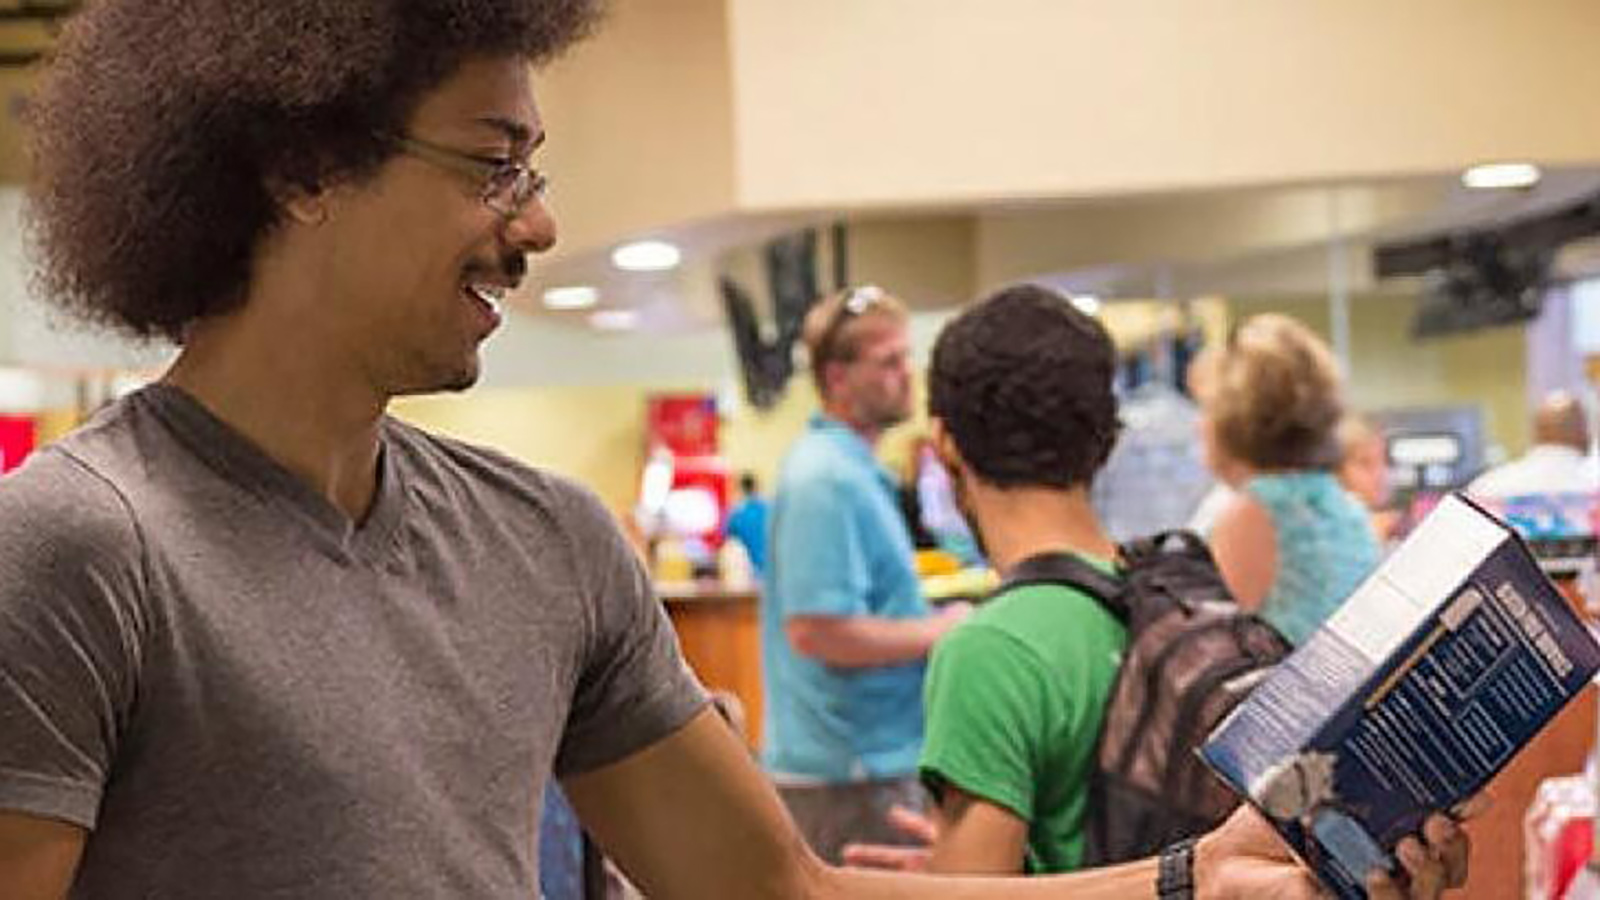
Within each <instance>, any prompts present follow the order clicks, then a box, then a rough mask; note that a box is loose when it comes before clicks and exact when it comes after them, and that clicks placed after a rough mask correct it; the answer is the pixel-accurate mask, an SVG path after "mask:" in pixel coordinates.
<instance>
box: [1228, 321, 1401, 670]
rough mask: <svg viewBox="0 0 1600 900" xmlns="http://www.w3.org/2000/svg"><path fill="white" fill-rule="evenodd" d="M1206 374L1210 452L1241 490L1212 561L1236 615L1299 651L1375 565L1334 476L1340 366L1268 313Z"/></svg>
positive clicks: (1312, 339) (1357, 509)
mask: <svg viewBox="0 0 1600 900" xmlns="http://www.w3.org/2000/svg"><path fill="white" fill-rule="evenodd" d="M1207 367H1208V369H1209V372H1208V373H1207V375H1206V376H1205V377H1206V378H1207V379H1208V387H1207V389H1206V391H1205V392H1204V396H1205V401H1204V405H1203V410H1204V414H1205V415H1204V420H1203V426H1202V427H1203V435H1204V439H1205V441H1206V443H1207V452H1208V453H1209V454H1211V456H1212V458H1214V459H1216V460H1217V461H1218V462H1219V464H1220V465H1221V466H1224V467H1227V469H1228V470H1229V471H1232V472H1235V473H1237V477H1238V479H1239V480H1238V484H1239V491H1240V495H1239V496H1238V497H1236V498H1235V499H1234V500H1233V502H1232V503H1230V504H1229V506H1228V507H1227V508H1226V509H1225V510H1223V512H1222V513H1221V515H1220V516H1219V517H1218V519H1217V523H1216V526H1215V528H1214V529H1213V530H1212V532H1211V550H1212V553H1213V554H1214V555H1215V556H1216V560H1217V567H1218V568H1219V569H1220V570H1221V571H1222V575H1223V578H1224V579H1225V580H1226V581H1227V583H1228V587H1229V588H1230V589H1231V590H1232V591H1233V593H1234V596H1235V597H1236V598H1238V600H1239V604H1240V605H1241V606H1243V607H1244V608H1246V609H1251V610H1258V611H1259V612H1260V614H1261V616H1262V617H1263V618H1265V619H1266V620H1267V621H1268V622H1270V623H1271V624H1272V625H1273V626H1274V627H1276V628H1277V629H1278V630H1279V631H1280V632H1282V633H1283V635H1284V637H1286V638H1288V639H1289V641H1290V642H1291V643H1294V644H1299V643H1301V642H1303V641H1305V639H1306V638H1308V637H1310V636H1311V633H1312V632H1313V631H1315V630H1316V628H1317V626H1318V625H1320V624H1322V622H1323V620H1324V619H1326V618H1327V617H1328V616H1329V615H1330V614H1332V613H1333V611H1334V610H1335V609H1337V608H1338V607H1339V605H1340V604H1341V603H1342V602H1344V599H1345V597H1347V596H1348V595H1349V594H1350V592H1351V591H1353V590H1355V588H1356V586H1357V585H1358V584H1360V583H1361V581H1362V579H1364V578H1366V576H1367V575H1368V574H1369V573H1370V572H1371V571H1372V569H1373V568H1374V567H1375V566H1376V565H1377V564H1378V559H1379V547H1378V540H1377V537H1376V536H1375V535H1374V534H1373V531H1372V526H1371V524H1370V523H1369V522H1368V521H1367V513H1366V510H1365V509H1364V508H1362V506H1361V503H1360V502H1359V501H1358V500H1356V499H1355V498H1354V497H1352V496H1351V495H1350V493H1349V492H1348V491H1346V490H1345V489H1344V488H1343V487H1342V486H1341V485H1340V484H1339V480H1338V478H1337V477H1336V476H1335V475H1334V469H1335V468H1336V467H1337V466H1338V463H1339V442H1338V437H1337V428H1338V425H1339V421H1340V419H1341V418H1343V416H1344V401H1343V397H1342V393H1343V391H1342V386H1341V383H1340V374H1339V368H1338V364H1337V363H1336V362H1335V361H1334V359H1333V354H1332V352H1330V351H1329V350H1328V347H1327V345H1325V344H1324V343H1323V342H1322V340H1321V339H1320V338H1318V337H1317V336H1316V335H1315V334H1313V333H1312V332H1311V330H1310V329H1308V328H1306V327H1305V326H1304V325H1301V324H1300V323H1299V322H1296V321H1295V320H1294V319H1291V318H1289V317H1287V316H1283V315H1278V314H1273V313H1268V314H1264V315H1259V316H1255V317H1252V318H1250V319H1248V320H1246V321H1245V322H1243V323H1242V324H1240V325H1239V326H1238V327H1237V328H1236V329H1235V330H1234V331H1233V333H1232V335H1231V336H1230V337H1229V339H1228V341H1227V342H1226V343H1225V344H1224V345H1222V346H1220V347H1218V348H1217V353H1216V355H1215V356H1214V357H1212V358H1210V360H1209V362H1208V363H1207Z"/></svg>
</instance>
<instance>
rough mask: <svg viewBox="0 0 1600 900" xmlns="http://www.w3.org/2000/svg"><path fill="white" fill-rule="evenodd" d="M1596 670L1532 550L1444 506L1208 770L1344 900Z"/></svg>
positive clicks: (1228, 732)
mask: <svg viewBox="0 0 1600 900" xmlns="http://www.w3.org/2000/svg"><path fill="white" fill-rule="evenodd" d="M1597 669H1600V645H1597V644H1596V641H1595V638H1594V636H1593V634H1592V633H1591V631H1590V629H1589V626H1588V625H1587V624H1586V623H1584V622H1583V621H1582V620H1581V619H1580V618H1579V617H1578V615H1577V613H1576V612H1575V611H1574V610H1573V609H1572V607H1571V606H1570V605H1568V603H1567V602H1566V601H1565V600H1564V599H1563V598H1562V596H1561V595H1560V593H1559V592H1558V591H1557V590H1556V588H1555V586H1554V585H1552V584H1551V583H1550V581H1549V579H1548V578H1547V577H1546V576H1545V575H1544V574H1543V573H1542V572H1541V571H1540V568H1539V564H1538V561H1537V560H1536V559H1535V558H1534V556H1533V554H1532V552H1531V551H1530V550H1529V548H1528V546H1527V545H1526V544H1525V543H1524V542H1523V540H1522V539H1521V538H1520V537H1519V536H1518V535H1517V534H1516V533H1515V532H1514V531H1513V530H1512V529H1511V528H1510V527H1508V526H1507V525H1505V524H1504V523H1502V522H1500V521H1499V520H1498V519H1496V518H1495V517H1494V516H1493V515H1491V514H1489V513H1488V512H1486V511H1484V510H1483V509H1482V508H1480V507H1479V506H1477V505H1475V504H1474V503H1473V502H1472V501H1470V500H1468V499H1466V498H1465V497H1463V496H1461V495H1452V496H1449V497H1446V498H1445V499H1444V500H1443V501H1442V502H1441V503H1440V504H1439V505H1438V507H1436V508H1435V509H1434V511H1433V512H1432V513H1430V514H1429V516H1428V517H1427V518H1426V519H1424V520H1423V521H1422V523H1421V524H1420V525H1419V526H1418V527H1417V528H1416V530H1415V531H1413V532H1412V533H1411V535H1410V536H1409V537H1408V538H1407V539H1406V540H1405V541H1404V542H1403V543H1402V544H1401V545H1400V546H1399V547H1397V548H1396V549H1395V551H1394V552H1393V553H1392V554H1391V555H1390V556H1389V558H1388V559H1386V560H1385V561H1384V562H1383V563H1382V564H1381V565H1380V566H1379V567H1378V569H1377V570H1376V571H1374V572H1373V574H1372V575H1371V576H1370V577H1368V578H1367V580H1366V581H1364V582H1363V583H1362V584H1361V586H1360V587H1358V588H1357V589H1356V591H1355V592H1354V593H1353V594H1351V595H1350V597H1349V599H1347V600H1346V601H1345V603H1344V605H1342V606H1341V607H1340V608H1339V610H1338V611H1337V612H1335V613H1334V615H1333V616H1332V617H1330V618H1329V620H1328V621H1327V622H1326V623H1324V624H1323V626H1322V627H1321V628H1320V629H1319V630H1318V631H1317V632H1316V633H1315V634H1313V635H1312V637H1311V638H1310V639H1309V640H1308V641H1306V642H1305V644H1303V645H1302V646H1300V647H1299V648H1297V649H1296V650H1295V651H1294V652H1293V653H1292V654H1290V655H1289V657H1288V658H1287V659H1285V660H1284V661H1283V662H1282V663H1280V664H1279V665H1278V666H1277V667H1276V668H1275V669H1274V670H1273V671H1272V673H1271V674H1270V675H1269V676H1268V677H1267V678H1266V679H1265V680H1264V681H1263V682H1262V683H1261V684H1260V686H1258V687H1257V688H1256V689H1255V691H1253V692H1252V693H1251V694H1250V696H1248V697H1247V698H1245V700H1244V701H1243V702H1242V703H1240V704H1239V706H1238V707H1237V708H1235V709H1234V711H1233V712H1232V713H1230V714H1229V715H1228V717H1227V718H1225V719H1224V720H1223V721H1222V722H1221V723H1220V724H1219V725H1218V726H1217V729H1216V731H1215V732H1214V733H1213V734H1212V735H1211V737H1210V739H1209V740H1208V741H1207V742H1206V744H1205V746H1204V747H1202V748H1201V751H1200V752H1201V756H1202V758H1204V759H1205V761H1206V763H1207V764H1208V765H1209V766H1210V767H1211V768H1212V769H1213V770H1214V771H1216V772H1217V774H1218V775H1220V776H1221V777H1222V779H1223V780H1224V781H1226V782H1227V783H1228V784H1229V785H1230V786H1231V787H1232V788H1233V789H1234V790H1235V791H1237V792H1238V793H1239V794H1240V795H1242V796H1243V797H1245V798H1246V799H1247V800H1248V801H1249V802H1250V803H1251V804H1252V805H1254V806H1255V807H1256V808H1257V809H1259V810H1260V811H1261V812H1262V813H1263V814H1265V815H1266V816H1267V818H1268V819H1270V820H1271V821H1272V823H1273V824H1274V825H1275V826H1276V827H1277V828H1278V830H1279V831H1280V832H1281V833H1282V834H1283V836H1284V839H1285V840H1286V841H1287V842H1288V843H1289V846H1290V847H1292V848H1293V849H1294V850H1295V852H1296V853H1297V854H1299V856H1300V857H1301V859H1303V860H1304V861H1305V862H1306V864H1307V865H1308V866H1309V867H1310V868H1311V869H1312V870H1313V871H1314V872H1316V874H1317V875H1318V877H1320V878H1321V879H1322V880H1323V882H1325V883H1326V885H1327V886H1328V888H1329V889H1330V890H1331V891H1332V892H1333V893H1334V894H1335V895H1336V896H1338V897H1340V898H1343V900H1365V898H1366V889H1365V887H1364V884H1365V881H1366V877H1367V874H1368V873H1369V872H1370V871H1371V870H1372V869H1373V868H1375V867H1377V868H1384V869H1389V870H1391V871H1392V870H1394V869H1395V868H1396V862H1395V860H1394V858H1393V848H1394V846H1395V844H1397V843H1398V842H1399V841H1400V839H1401V838H1403V837H1405V836H1406V835H1408V834H1412V833H1414V832H1416V831H1417V830H1418V829H1420V828H1421V826H1422V823H1423V820H1424V819H1425V818H1426V817H1427V816H1428V815H1429V814H1430V813H1431V812H1434V811H1448V810H1450V809H1452V808H1454V807H1456V806H1457V805H1459V804H1460V803H1462V802H1464V801H1466V800H1468V799H1470V798H1471V797H1473V796H1474V795H1476V794H1477V793H1479V792H1480V791H1481V790H1482V789H1483V788H1484V786H1485V785H1487V784H1488V782H1489V781H1490V779H1491V778H1493V777H1494V775H1495V774H1496V773H1497V772H1499V771H1500V770H1501V769H1502V768H1503V767H1504V766H1505V765H1506V763H1508V762H1509V761H1510V760H1511V758H1512V757H1513V756H1514V755H1515V754H1516V752H1517V750H1519V749H1520V748H1521V747H1522V746H1524V745H1525V744H1527V742H1528V741H1530V740H1531V739H1532V738H1533V736H1534V735H1535V734H1537V733H1538V731H1539V729H1540V728H1542V727H1543V726H1544V725H1545V723H1547V722H1548V721H1549V720H1550V719H1551V718H1553V717H1554V716H1555V715H1556V713H1557V712H1559V711H1560V710H1561V708H1562V707H1563V706H1564V705H1565V704H1566V703H1567V702H1568V701H1569V700H1571V699H1572V698H1573V697H1575V696H1577V695H1578V693H1579V692H1580V691H1582V689H1583V688H1584V686H1585V685H1587V684H1588V683H1589V682H1590V681H1591V680H1592V679H1593V678H1594V675H1595V672H1596V670H1597Z"/></svg>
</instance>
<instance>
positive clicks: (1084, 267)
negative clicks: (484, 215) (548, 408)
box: [515, 169, 1600, 333]
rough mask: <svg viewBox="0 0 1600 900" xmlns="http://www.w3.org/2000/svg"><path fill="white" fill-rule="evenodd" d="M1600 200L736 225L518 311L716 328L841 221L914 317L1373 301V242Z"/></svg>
mask: <svg viewBox="0 0 1600 900" xmlns="http://www.w3.org/2000/svg"><path fill="white" fill-rule="evenodd" d="M1597 194H1600V169H1572V170H1558V171H1552V172H1546V173H1545V176H1544V178H1543V179H1542V180H1541V181H1540V183H1539V184H1538V185H1537V186H1535V187H1533V188H1529V189H1521V190H1500V191H1475V190H1468V189H1467V188H1464V187H1462V186H1461V184H1460V182H1459V179H1458V176H1457V175H1456V174H1454V173H1452V174H1449V175H1442V174H1441V175H1431V176H1416V177H1409V178H1395V179H1386V180H1381V181H1367V182H1362V183H1355V184H1341V185H1284V186H1273V187H1253V188H1244V189H1236V190H1222V191H1194V192H1179V193H1171V194H1150V195H1142V196H1134V197H1121V198H1102V199H1093V200H1076V201H1061V202H1030V203H1028V204H1025V205H1015V204H1011V205H1008V204H988V205H977V206H971V207H965V208H960V207H953V208H938V209H927V210H902V211H883V210H880V211H870V212H855V213H851V212H840V213H838V214H836V215H820V214H811V215H793V216H761V217H754V216H747V217H741V216H737V215H736V216H729V217H724V218H719V219H715V220H710V221H702V222H695V223H689V224H685V225H682V226H680V227H676V228H668V229H657V230H655V231H653V232H651V233H650V234H649V235H648V236H649V237H652V238H660V239H665V240H669V241H672V242H674V243H677V244H678V245H679V246H680V247H681V248H682V249H683V251H684V260H685V261H684V264H683V265H682V266H681V267H680V269H678V270H677V271H675V272H671V273H656V274H635V273H626V272H620V271H618V270H616V269H615V268H614V267H612V266H611V264H610V262H609V260H608V259H607V258H606V253H605V251H604V250H600V251H592V252H587V253H576V254H571V255H565V254H563V253H561V252H559V251H558V252H557V253H555V254H552V256H551V257H550V258H547V259H543V260H534V264H533V267H532V269H533V275H532V277H531V278H530V280H529V283H528V284H526V285H525V286H524V288H523V289H522V291H520V292H519V294H518V295H517V297H516V298H515V302H516V304H517V306H518V308H519V309H521V310H523V311H524V312H526V313H529V314H531V315H535V316H540V317H550V318H557V319H565V320H577V319H579V318H580V317H581V316H583V315H584V314H583V313H577V312H571V311H551V310H546V309H544V308H543V306H542V304H541V302H540V300H539V298H540V296H541V294H542V292H543V290H544V289H545V288H547V287H551V286H559V285H570V284H587V285H592V286H595V287H597V288H599V290H600V294H601V298H602V299H601V306H602V307H605V308H624V309H632V310H634V311H636V312H638V313H639V315H640V325H641V327H642V328H643V329H645V330H648V331H657V332H664V333H669V332H681V331H693V330H699V329H702V328H706V327H716V326H718V325H720V322H721V316H722V314H721V307H720V300H719V299H718V294H717V291H716V280H717V277H718V276H719V275H724V274H730V275H734V276H735V277H738V278H739V279H740V280H741V281H742V282H743V283H744V284H745V285H746V286H747V287H753V288H755V289H756V291H757V294H758V296H759V295H760V294H761V293H762V276H761V269H760V265H759V263H758V261H757V259H758V252H759V247H760V245H761V244H762V243H763V242H764V241H767V240H769V239H770V238H772V237H774V236H776V235H779V234H782V233H784V232H786V231H790V230H794V229H797V228H804V227H808V226H821V227H825V226H826V225H827V224H828V223H830V222H833V221H843V222H846V223H847V229H848V232H849V234H850V243H851V247H852V249H851V278H852V280H856V281H863V280H868V281H881V282H882V283H884V284H885V286H887V287H889V288H890V289H891V290H896V291H897V292H899V293H901V294H902V295H904V297H905V299H906V300H907V301H908V303H909V304H910V305H912V306H913V307H914V308H923V309H937V308H941V307H948V306H953V305H957V304H960V303H962V302H965V301H966V300H969V299H971V298H972V297H974V296H977V295H979V294H981V293H982V292H984V291H987V290H991V289H993V288H995V287H998V286H1000V285H1002V284H1006V283H1010V282H1014V281H1018V280H1023V279H1034V280H1044V281H1049V282H1050V283H1053V284H1056V285H1058V286H1059V287H1062V288H1064V289H1068V290H1072V291H1078V292H1086V293H1094V294H1098V295H1101V296H1103V297H1107V298H1115V297H1119V296H1122V297H1197V296H1213V295H1222V296H1250V297H1283V298H1285V299H1289V298H1293V297H1315V296H1325V295H1327V293H1328V292H1329V290H1330V284H1331V282H1332V280H1333V277H1334V276H1333V273H1334V271H1335V270H1336V269H1338V271H1339V272H1340V277H1341V278H1342V281H1343V289H1344V290H1346V291H1348V292H1350V293H1351V294H1364V293H1372V292H1375V291H1376V290H1377V289H1378V287H1377V284H1376V283H1375V282H1374V280H1373V279H1372V276H1371V262H1370V249H1371V247H1372V245H1374V244H1376V243H1380V242H1386V241H1394V240H1403V239H1409V238H1415V237H1422V236H1428V235H1434V234H1439V233H1444V232H1449V231H1453V230H1460V229H1466V228H1476V227H1483V226H1488V225H1493V224H1498V223H1505V222H1508V221H1513V220H1516V219H1519V218H1522V217H1526V216H1530V215H1535V214H1538V213H1540V212H1544V211H1549V210H1553V209H1557V208H1562V207H1565V206H1568V205H1570V204H1573V203H1576V202H1580V201H1582V200H1584V199H1587V198H1589V197H1592V196H1595V195H1597ZM557 212H558V213H559V210H558V211H557ZM826 243H827V242H826V240H824V241H823V245H824V247H826ZM891 257H892V258H891ZM952 257H958V258H963V261H962V262H961V263H959V264H952V263H951V259H952ZM825 260H826V257H824V262H823V268H826V261H825ZM1563 264H1564V265H1565V266H1566V267H1567V269H1568V271H1569V273H1577V272H1582V273H1583V274H1594V273H1597V272H1600V244H1597V243H1596V242H1586V243H1585V244H1582V245H1579V246H1576V247H1574V248H1572V252H1570V253H1566V254H1564V255H1563ZM1341 266H1342V268H1340V267H1341ZM929 269H933V270H941V271H942V274H938V273H930V272H929V271H928V270H929ZM823 275H824V281H825V280H826V279H825V273H823Z"/></svg>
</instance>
